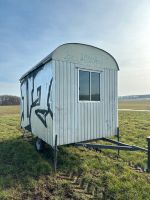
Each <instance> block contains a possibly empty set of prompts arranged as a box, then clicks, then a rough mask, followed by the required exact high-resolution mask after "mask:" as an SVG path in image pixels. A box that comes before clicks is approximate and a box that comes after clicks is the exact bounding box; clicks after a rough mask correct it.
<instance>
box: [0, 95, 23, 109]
mask: <svg viewBox="0 0 150 200" xmlns="http://www.w3.org/2000/svg"><path fill="white" fill-rule="evenodd" d="M19 104H20V98H19V97H17V96H11V95H0V105H1V106H4V105H19Z"/></svg>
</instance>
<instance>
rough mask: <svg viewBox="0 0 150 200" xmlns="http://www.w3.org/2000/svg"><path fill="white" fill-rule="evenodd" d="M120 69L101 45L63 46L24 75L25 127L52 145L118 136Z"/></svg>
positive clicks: (22, 117) (22, 90)
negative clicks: (99, 46)
mask: <svg viewBox="0 0 150 200" xmlns="http://www.w3.org/2000/svg"><path fill="white" fill-rule="evenodd" d="M118 70H119V67H118V64H117V62H116V60H115V59H114V58H113V56H111V55H110V54H109V53H107V52H106V51H104V50H102V49H99V48H96V47H93V46H91V45H85V44H78V43H68V44H63V45H61V46H59V47H58V48H56V49H55V50H54V51H53V52H52V53H51V54H49V55H48V56H47V57H46V58H44V59H43V60H42V61H40V62H39V63H38V64H37V65H36V66H35V67H33V68H32V69H31V70H30V71H28V72H27V73H25V74H24V75H23V76H22V77H21V78H20V82H21V127H22V128H23V129H26V130H28V131H30V132H32V133H33V134H34V135H35V136H37V137H38V138H40V139H41V140H42V141H45V142H46V143H48V144H49V145H51V146H52V147H54V146H55V142H57V145H65V144H71V143H77V142H81V141H90V140H94V139H98V138H102V137H107V136H113V135H116V134H117V126H118V122H117V120H118V116H117V115H118V113H117V104H118V100H117V99H118V95H117V90H118V84H117V80H118V78H117V74H118ZM56 135H57V141H55V139H56ZM38 141H39V140H38ZM38 144H39V145H40V143H39V142H37V148H38ZM39 148H40V147H39Z"/></svg>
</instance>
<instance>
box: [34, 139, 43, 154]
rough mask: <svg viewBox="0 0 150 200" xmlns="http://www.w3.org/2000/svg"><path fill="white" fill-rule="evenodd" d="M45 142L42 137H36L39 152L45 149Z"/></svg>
mask: <svg viewBox="0 0 150 200" xmlns="http://www.w3.org/2000/svg"><path fill="white" fill-rule="evenodd" d="M44 144H45V143H44V141H43V140H41V139H40V138H37V139H36V143H35V147H36V150H37V151H39V152H41V151H43V149H44Z"/></svg>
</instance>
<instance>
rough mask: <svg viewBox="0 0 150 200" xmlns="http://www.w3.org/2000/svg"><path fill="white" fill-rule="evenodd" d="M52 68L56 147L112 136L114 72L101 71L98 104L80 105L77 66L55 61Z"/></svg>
mask: <svg viewBox="0 0 150 200" xmlns="http://www.w3.org/2000/svg"><path fill="white" fill-rule="evenodd" d="M54 65H55V122H54V124H55V127H54V134H57V135H58V145H62V144H68V143H74V142H79V141H84V140H91V139H95V138H100V137H104V136H105V137H106V136H110V135H115V134H116V127H117V71H116V70H112V69H111V70H110V69H105V70H103V71H102V72H101V75H100V76H101V79H100V92H101V101H100V102H79V101H78V68H77V67H79V66H77V65H75V64H73V63H69V62H64V61H54ZM85 68H86V67H85V66H84V69H85ZM81 69H82V68H81Z"/></svg>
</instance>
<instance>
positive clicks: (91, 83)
mask: <svg viewBox="0 0 150 200" xmlns="http://www.w3.org/2000/svg"><path fill="white" fill-rule="evenodd" d="M79 100H80V101H100V73H98V72H89V71H82V70H79Z"/></svg>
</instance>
